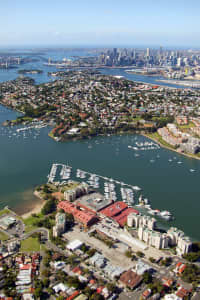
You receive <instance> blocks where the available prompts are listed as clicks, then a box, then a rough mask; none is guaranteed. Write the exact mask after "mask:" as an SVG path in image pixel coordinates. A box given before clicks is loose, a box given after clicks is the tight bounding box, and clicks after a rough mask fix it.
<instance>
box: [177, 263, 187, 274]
mask: <svg viewBox="0 0 200 300" xmlns="http://www.w3.org/2000/svg"><path fill="white" fill-rule="evenodd" d="M185 268H186V265H182V266H181V267H180V268H179V270H178V272H179V273H180V274H181V273H183V271H184V270H185Z"/></svg>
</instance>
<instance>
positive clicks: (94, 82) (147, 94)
mask: <svg viewBox="0 0 200 300" xmlns="http://www.w3.org/2000/svg"><path fill="white" fill-rule="evenodd" d="M56 76H59V72H56ZM60 76H61V77H60V78H59V79H58V80H55V81H53V82H49V83H44V84H41V85H35V84H34V80H33V79H30V78H28V77H23V78H17V79H16V80H13V81H9V82H4V83H1V84H0V101H1V103H2V104H3V105H6V106H8V107H11V108H13V109H16V110H18V111H20V112H22V116H20V117H18V118H17V119H16V120H7V121H6V122H5V125H10V126H12V125H15V124H20V123H22V124H29V125H30V124H34V122H36V121H38V120H39V121H40V122H43V123H44V124H46V125H51V126H53V129H52V130H51V132H50V133H49V136H50V137H52V138H54V139H55V140H56V141H60V140H61V141H66V140H69V139H73V138H88V137H92V136H96V135H102V134H113V133H124V132H126V133H127V132H131V133H135V132H137V133H144V134H152V133H156V132H157V133H158V135H159V136H160V137H161V139H160V140H159V141H160V142H162V144H163V145H164V146H165V145H166V146H168V147H170V148H171V149H178V151H179V150H180V151H179V152H180V153H184V154H188V155H192V157H194V158H198V157H199V154H198V153H199V150H200V139H199V135H200V118H199V114H200V109H199V104H200V91H199V90H192V89H187V90H180V89H175V88H168V87H166V88H164V87H161V86H153V85H150V84H141V83H136V82H133V81H129V80H126V79H124V78H119V77H118V76H105V75H101V74H99V72H95V71H94V70H85V71H68V72H62V71H61V72H60ZM165 126H167V129H166V130H165V129H162V128H164V127H165ZM158 135H154V137H159V136H158Z"/></svg>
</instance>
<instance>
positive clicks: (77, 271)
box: [72, 267, 83, 275]
mask: <svg viewBox="0 0 200 300" xmlns="http://www.w3.org/2000/svg"><path fill="white" fill-rule="evenodd" d="M72 272H73V273H76V274H79V275H81V274H82V273H83V272H82V270H81V268H79V267H75V268H73V270H72Z"/></svg>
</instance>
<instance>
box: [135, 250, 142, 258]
mask: <svg viewBox="0 0 200 300" xmlns="http://www.w3.org/2000/svg"><path fill="white" fill-rule="evenodd" d="M136 254H137V256H139V257H144V253H143V252H141V251H137V252H136Z"/></svg>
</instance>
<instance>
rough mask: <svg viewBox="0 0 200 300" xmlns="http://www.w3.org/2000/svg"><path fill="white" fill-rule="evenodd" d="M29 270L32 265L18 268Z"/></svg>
mask: <svg viewBox="0 0 200 300" xmlns="http://www.w3.org/2000/svg"><path fill="white" fill-rule="evenodd" d="M31 268H32V265H30V264H27V265H22V266H20V270H29V269H31Z"/></svg>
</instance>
